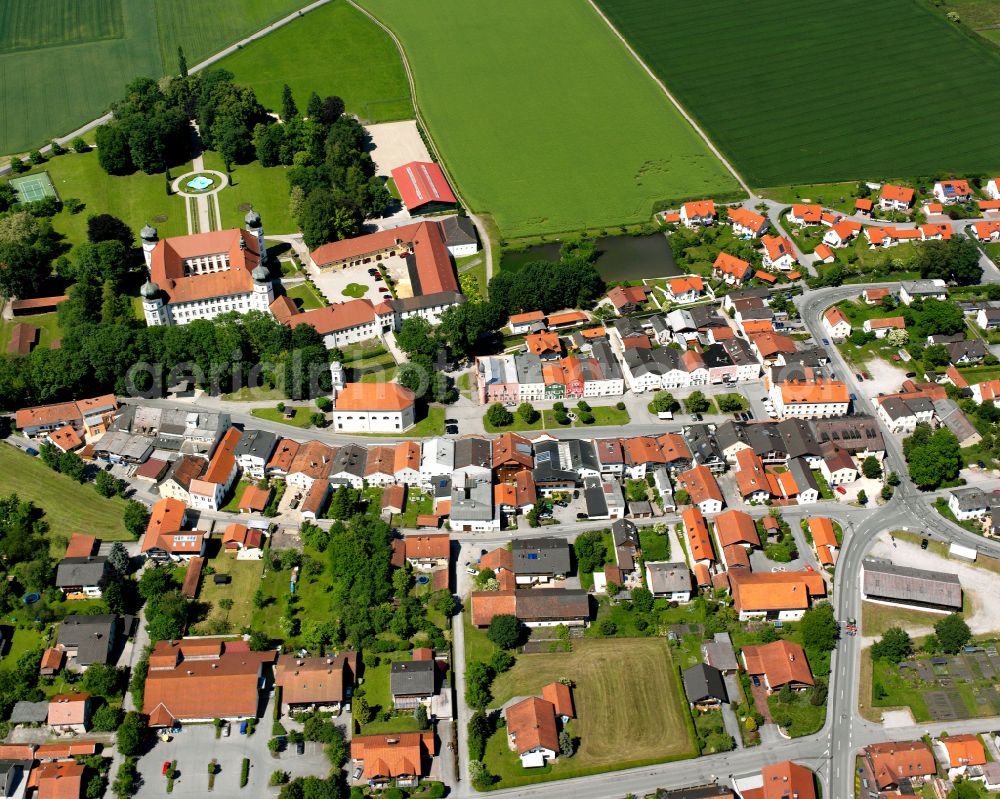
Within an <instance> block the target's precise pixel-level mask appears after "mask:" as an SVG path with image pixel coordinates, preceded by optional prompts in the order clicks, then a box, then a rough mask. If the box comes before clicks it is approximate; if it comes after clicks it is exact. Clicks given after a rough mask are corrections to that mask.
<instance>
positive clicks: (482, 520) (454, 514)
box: [451, 478, 500, 533]
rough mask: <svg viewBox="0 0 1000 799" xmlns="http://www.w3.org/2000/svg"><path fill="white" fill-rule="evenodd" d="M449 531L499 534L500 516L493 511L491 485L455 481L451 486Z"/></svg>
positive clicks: (487, 480)
mask: <svg viewBox="0 0 1000 799" xmlns="http://www.w3.org/2000/svg"><path fill="white" fill-rule="evenodd" d="M451 529H452V530H461V531H462V532H466V533H486V532H499V530H500V516H499V514H497V513H494V509H493V484H492V482H491V480H490V479H489V478H487V479H485V480H475V479H465V480H456V481H454V482H452V484H451Z"/></svg>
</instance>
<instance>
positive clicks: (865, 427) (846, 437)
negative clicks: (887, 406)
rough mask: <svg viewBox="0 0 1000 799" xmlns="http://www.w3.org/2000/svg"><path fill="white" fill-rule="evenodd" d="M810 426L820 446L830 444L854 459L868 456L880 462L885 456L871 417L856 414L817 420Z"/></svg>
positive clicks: (883, 444)
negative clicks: (872, 456)
mask: <svg viewBox="0 0 1000 799" xmlns="http://www.w3.org/2000/svg"><path fill="white" fill-rule="evenodd" d="M812 426H813V429H814V430H815V432H816V438H817V440H818V441H819V442H820V443H821V444H825V443H832V444H833V445H834V446H837V447H840V448H841V449H843V450H846V451H847V452H849V453H850V454H851V455H853V456H854V457H855V458H860V459H861V460H864V459H865V458H867V457H868V456H869V455H874V456H875V457H876V458H879V459H880V460H881V458H882V457H883V456H884V454H885V441H884V440H883V438H882V431H881V429H880V428H879V424H878V422H877V421H876V420H875V419H874V418H873V417H871V416H867V415H863V414H858V415H854V416H840V417H835V418H832V419H817V420H815V421H813V422H812Z"/></svg>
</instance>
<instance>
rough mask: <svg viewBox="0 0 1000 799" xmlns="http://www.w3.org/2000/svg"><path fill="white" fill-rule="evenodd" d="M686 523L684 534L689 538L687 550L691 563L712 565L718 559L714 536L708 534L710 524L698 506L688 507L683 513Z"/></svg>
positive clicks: (694, 564) (683, 520)
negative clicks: (713, 543) (713, 540)
mask: <svg viewBox="0 0 1000 799" xmlns="http://www.w3.org/2000/svg"><path fill="white" fill-rule="evenodd" d="M681 521H682V522H683V524H684V536H685V538H686V539H687V550H688V554H689V558H690V561H691V564H692V565H693V566H696V565H697V564H699V563H703V564H705V565H706V566H709V567H711V564H713V563H714V562H715V560H716V557H715V549H714V547H713V546H712V537H711V536H710V535H709V534H708V524H706V522H705V517H704V516H702V514H701V511H700V510H698V508H688V509H687V510H686V511H684V513H682V514H681Z"/></svg>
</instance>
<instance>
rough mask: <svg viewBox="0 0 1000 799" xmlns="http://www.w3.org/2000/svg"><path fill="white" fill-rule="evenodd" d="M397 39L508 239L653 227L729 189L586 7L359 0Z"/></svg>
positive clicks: (464, 187) (445, 140)
mask: <svg viewBox="0 0 1000 799" xmlns="http://www.w3.org/2000/svg"><path fill="white" fill-rule="evenodd" d="M362 5H364V7H365V8H367V9H369V10H371V11H372V13H374V14H375V15H376V16H377V17H379V18H380V19H381V20H382V21H383V22H385V23H386V24H387V25H388V26H389V27H390V28H392V30H393V31H394V32H395V33H396V35H397V36H398V37H399V38H400V40H401V42H402V44H403V49H404V50H405V51H406V56H407V58H408V60H409V63H410V67H411V68H412V70H413V73H414V80H415V82H416V93H417V97H416V101H417V102H418V104H419V106H420V108H421V111H422V113H423V116H424V118H425V122H426V124H427V126H428V128H429V130H428V132H429V133H430V135H431V137H432V138H433V139H434V142H435V144H436V145H437V147H438V149H439V150H440V152H441V156H442V158H443V160H444V161H445V164H446V166H447V167H448V169H449V172H450V174H451V176H452V178H453V179H454V180H455V181H456V182H457V183H458V189H459V191H460V192H461V193H462V195H463V197H464V199H465V201H466V202H467V203H468V204H469V205H470V207H471V209H472V210H473V211H476V212H487V213H489V214H491V215H492V216H493V218H494V220H495V222H496V224H497V226H498V228H499V231H500V234H501V235H502V236H503V237H505V238H517V237H523V236H528V235H531V234H539V233H559V232H565V231H574V230H580V229H582V228H599V227H603V226H611V225H615V224H618V223H628V222H639V221H645V220H647V219H648V218H649V216H650V214H651V212H652V210H653V206H654V204H655V203H657V201H668V200H679V199H687V198H692V197H702V196H713V195H715V196H718V195H720V194H722V193H731V192H735V191H737V190H738V187H737V184H736V182H735V180H734V179H733V178H732V177H731V176H730V175H729V174H728V173H727V172H726V171H725V169H724V167H723V166H722V164H721V163H720V162H719V161H718V160H717V159H716V158H715V157H714V156H713V155H712V154H711V153H710V152H709V150H708V149H707V147H706V146H705V144H704V143H703V142H702V141H701V140H700V139H699V137H698V136H697V134H696V133H695V132H694V131H693V130H692V129H691V128H690V126H689V125H688V124H687V123H686V122H685V121H684V119H683V118H682V117H681V116H680V114H679V113H678V112H677V110H676V109H675V108H674V107H673V106H672V105H670V103H669V101H668V100H667V99H666V98H665V97H664V96H663V94H662V92H661V91H660V89H659V87H658V86H657V85H656V83H655V82H654V81H653V80H652V79H651V78H649V76H648V75H646V74H645V73H644V71H643V70H642V68H641V66H640V65H639V64H637V63H636V61H635V59H634V58H633V57H632V56H631V55H630V54H629V52H628V51H627V50H626V49H625V47H624V46H623V45H622V43H621V42H619V41H618V40H617V38H616V37H615V36H614V35H613V33H612V32H611V31H610V30H609V29H608V26H607V25H606V24H605V23H604V22H603V21H602V20H601V18H600V17H599V16H598V15H597V13H596V12H595V11H594V10H593V9H592V8H591V7H590V6H589V5H588V4H587V3H585V2H581V1H580V0H545V2H537V0H505V2H503V3H468V2H462V1H461V0H425V1H424V2H420V3H413V2H407V1H406V0H362Z"/></svg>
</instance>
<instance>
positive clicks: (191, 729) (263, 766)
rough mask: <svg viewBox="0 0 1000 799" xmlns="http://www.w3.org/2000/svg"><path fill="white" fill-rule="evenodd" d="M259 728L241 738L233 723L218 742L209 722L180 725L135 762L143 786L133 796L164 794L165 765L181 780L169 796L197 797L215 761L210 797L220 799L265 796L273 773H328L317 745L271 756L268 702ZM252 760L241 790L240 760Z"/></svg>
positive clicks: (204, 790) (205, 789) (269, 791)
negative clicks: (174, 767)
mask: <svg viewBox="0 0 1000 799" xmlns="http://www.w3.org/2000/svg"><path fill="white" fill-rule="evenodd" d="M272 699H273V697H272V698H269V700H268V705H267V709H266V711H265V712H264V715H263V716H262V717H261V719H260V721H259V722H258V724H257V732H255V733H254V734H253V735H251V736H245V735H240V733H239V724H238V723H233V724H232V725H231V729H232V734H231V735H230V736H229V737H228V738H216V737H215V726H214V725H213V724H196V725H190V726H186V727H184V729H183V731H182V732H180V733H179V734H177V735H175V736H174V737H173V740H172V741H170V742H169V743H164V742H162V741H157V743H156V744H155V745H154V746H153V748H152V749H151V750H150V751H149V752H147V753H146V754H145V755H143V756H142V757H141V758H140V759H139V772H140V773H141V774H142V776H143V780H144V782H143V785H142V787H141V788H140V789H139V791H138V792H137V793H136V796H145V797H154V796H155V797H162V796H163V794H164V792H165V791H166V779H165V778H164V777H163V776H162V773H161V772H162V769H163V763H164V762H165V761H168V760H176V761H177V770H178V771H179V772H180V776H179V777H178V778H177V779H176V780H175V781H174V790H173V796H197V797H203V796H206V795H209V794H208V763H209V761H211V760H212V758H215V759H216V761H217V762H218V765H219V772H218V773H217V774H216V776H215V788H214V789H213V790H212V793H211V796H214V797H220V799H229V798H230V797H231V798H232V799H237V797H241V798H242V797H247V796H268V795H271V794H272V793H273V789H271V788H269V787H268V784H267V783H268V780H269V779H270V778H271V774H272V773H273V772H275V771H278V770H281V771H287V772H288V773H289V774H290V775H291V776H292V777H293V778H294V777H304V776H309V775H313V776H323V775H325V774H327V773H328V772H329V770H330V764H329V761H327V759H326V755H325V754H324V753H323V747H322V745H321V744H318V743H312V742H307V743H306V748H305V754H302V755H298V754H296V753H295V749H294V747H293V748H292V749H290V750H286V751H284V752H282V753H280V755H279V756H278V757H272V755H271V753H270V752H269V751H268V749H267V742H268V739H269V738H270V737H271V736H270V732H271V718H272V717H271V712H272V711H271V701H272ZM244 757H247V758H249V759H250V780H249V782H248V783H247V786H246V788H242V789H241V788H240V770H241V764H242V762H243V758H244Z"/></svg>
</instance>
